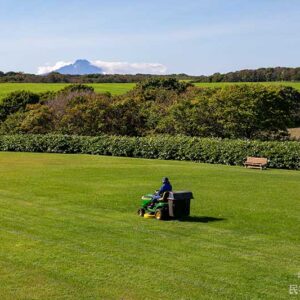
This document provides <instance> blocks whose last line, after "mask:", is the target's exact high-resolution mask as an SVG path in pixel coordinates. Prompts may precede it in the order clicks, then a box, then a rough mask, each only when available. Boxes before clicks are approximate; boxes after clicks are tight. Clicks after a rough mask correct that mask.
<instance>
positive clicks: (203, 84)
mask: <svg viewBox="0 0 300 300" xmlns="http://www.w3.org/2000/svg"><path fill="white" fill-rule="evenodd" d="M261 83H262V84H264V85H285V86H292V87H293V88H295V89H297V90H300V82H287V81H286V82H279V81H275V82H261ZM232 84H245V82H213V83H206V82H201V83H196V84H195V85H196V86H199V87H221V86H225V85H232ZM247 84H256V82H247Z"/></svg>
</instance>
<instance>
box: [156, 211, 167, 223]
mask: <svg viewBox="0 0 300 300" xmlns="http://www.w3.org/2000/svg"><path fill="white" fill-rule="evenodd" d="M155 219H156V220H165V219H166V212H165V211H164V210H163V209H161V208H158V209H157V210H156V211H155Z"/></svg>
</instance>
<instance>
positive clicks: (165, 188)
mask: <svg viewBox="0 0 300 300" xmlns="http://www.w3.org/2000/svg"><path fill="white" fill-rule="evenodd" d="M171 191H172V185H171V183H170V181H169V178H168V177H164V178H163V179H162V186H161V187H160V189H159V190H158V191H155V193H154V195H153V196H152V200H151V203H150V205H149V206H150V207H151V208H152V207H154V205H155V203H157V202H158V201H159V199H160V198H162V196H163V194H164V193H166V192H171ZM165 197H167V196H165Z"/></svg>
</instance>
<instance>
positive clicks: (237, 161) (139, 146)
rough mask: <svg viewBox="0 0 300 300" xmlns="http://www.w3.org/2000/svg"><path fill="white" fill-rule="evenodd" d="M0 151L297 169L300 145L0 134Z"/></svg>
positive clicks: (239, 141) (181, 139)
mask: <svg viewBox="0 0 300 300" xmlns="http://www.w3.org/2000/svg"><path fill="white" fill-rule="evenodd" d="M0 151H22V152H47V153H85V154H98V155H113V156H126V157H140V158H156V159H173V160H187V161H195V162H205V163H213V164H227V165H242V164H243V162H244V160H245V158H246V157H247V156H261V157H267V158H268V159H269V167H271V168H285V169H300V143H299V142H292V141H285V142H278V141H269V142H263V141H246V140H228V139H224V140H221V139H213V138H193V137H186V136H175V137H174V136H165V135H162V136H151V137H124V136H122V137H121V136H107V135H103V136H97V137H88V136H66V135H10V136H9V135H0Z"/></svg>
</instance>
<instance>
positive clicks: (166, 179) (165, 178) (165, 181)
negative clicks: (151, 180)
mask: <svg viewBox="0 0 300 300" xmlns="http://www.w3.org/2000/svg"><path fill="white" fill-rule="evenodd" d="M168 182H170V181H169V178H168V177H164V178H163V179H162V183H168Z"/></svg>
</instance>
